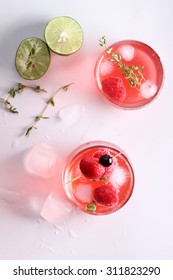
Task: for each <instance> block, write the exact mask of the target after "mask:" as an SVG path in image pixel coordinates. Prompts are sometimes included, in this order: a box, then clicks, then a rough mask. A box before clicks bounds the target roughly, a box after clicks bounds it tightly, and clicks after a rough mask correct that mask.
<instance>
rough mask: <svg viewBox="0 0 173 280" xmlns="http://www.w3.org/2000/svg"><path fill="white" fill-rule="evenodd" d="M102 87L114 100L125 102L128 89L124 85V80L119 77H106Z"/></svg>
mask: <svg viewBox="0 0 173 280" xmlns="http://www.w3.org/2000/svg"><path fill="white" fill-rule="evenodd" d="M102 89H103V91H104V93H105V94H106V95H107V96H108V97H109V98H111V100H113V101H118V102H123V101H124V99H125V98H126V89H125V87H124V85H123V80H122V79H121V78H119V77H115V78H111V77H109V78H106V79H104V80H103V81H102Z"/></svg>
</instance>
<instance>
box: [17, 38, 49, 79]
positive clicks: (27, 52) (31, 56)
mask: <svg viewBox="0 0 173 280" xmlns="http://www.w3.org/2000/svg"><path fill="white" fill-rule="evenodd" d="M49 64H50V51H49V48H48V47H47V45H46V43H45V42H43V41H42V40H41V39H39V38H27V39H25V40H23V41H22V42H21V44H20V45H19V47H18V49H17V52H16V69H17V71H18V72H19V74H20V75H21V76H22V78H24V79H27V80H36V79H39V78H40V77H42V76H43V75H44V74H45V72H46V71H47V69H48V67H49Z"/></svg>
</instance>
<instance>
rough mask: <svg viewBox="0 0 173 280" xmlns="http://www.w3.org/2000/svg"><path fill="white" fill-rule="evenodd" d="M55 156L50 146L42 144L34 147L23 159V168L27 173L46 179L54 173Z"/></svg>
mask: <svg viewBox="0 0 173 280" xmlns="http://www.w3.org/2000/svg"><path fill="white" fill-rule="evenodd" d="M56 161H57V155H56V153H55V151H54V150H53V149H52V147H51V146H49V145H47V144H45V143H42V144H38V145H34V146H33V147H32V148H31V149H30V150H29V151H28V152H27V154H26V155H25V157H24V168H25V169H26V171H27V172H29V173H31V174H34V175H37V176H40V177H44V178H48V177H51V176H52V175H53V173H54V171H55V164H56Z"/></svg>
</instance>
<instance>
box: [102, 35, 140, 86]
mask: <svg viewBox="0 0 173 280" xmlns="http://www.w3.org/2000/svg"><path fill="white" fill-rule="evenodd" d="M99 45H100V46H101V47H104V48H105V49H106V52H107V53H108V54H110V56H111V58H110V59H109V61H111V62H113V63H115V64H117V66H118V68H119V70H120V73H121V74H122V76H123V77H124V78H125V79H127V80H128V82H129V83H130V86H131V87H132V88H136V89H138V88H139V87H140V86H141V84H142V81H143V80H145V78H144V76H143V73H142V70H143V68H144V66H134V65H127V64H126V63H123V62H122V57H121V55H120V54H119V53H117V52H114V51H113V49H112V48H107V41H106V37H105V36H103V37H101V39H100V40H99Z"/></svg>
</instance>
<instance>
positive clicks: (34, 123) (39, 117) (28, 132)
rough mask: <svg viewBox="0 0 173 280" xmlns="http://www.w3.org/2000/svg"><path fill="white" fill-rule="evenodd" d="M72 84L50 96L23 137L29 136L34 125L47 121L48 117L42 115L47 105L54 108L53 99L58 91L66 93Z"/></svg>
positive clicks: (58, 90) (34, 127)
mask: <svg viewBox="0 0 173 280" xmlns="http://www.w3.org/2000/svg"><path fill="white" fill-rule="evenodd" d="M72 84H73V83H71V84H67V85H65V86H62V87H60V88H59V89H57V90H56V91H55V93H54V94H53V95H52V97H51V98H49V99H48V101H47V103H46V105H45V107H44V109H43V110H42V112H41V113H40V114H39V115H38V116H36V117H35V120H34V122H33V123H32V124H31V125H30V126H29V127H28V128H27V130H26V133H25V136H29V135H30V133H31V131H32V130H33V129H37V127H36V124H37V123H38V122H39V121H40V120H42V119H49V117H45V116H44V114H45V112H46V110H47V108H48V107H49V105H52V106H55V97H56V95H57V94H58V93H59V92H60V91H62V90H63V91H67V90H68V88H69V87H70V86H71V85H72Z"/></svg>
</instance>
